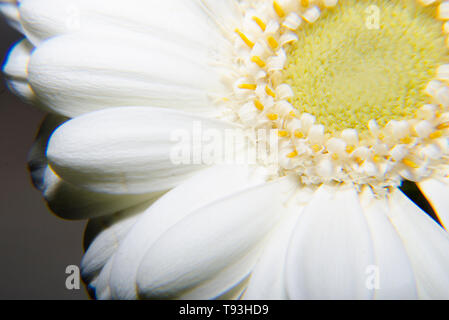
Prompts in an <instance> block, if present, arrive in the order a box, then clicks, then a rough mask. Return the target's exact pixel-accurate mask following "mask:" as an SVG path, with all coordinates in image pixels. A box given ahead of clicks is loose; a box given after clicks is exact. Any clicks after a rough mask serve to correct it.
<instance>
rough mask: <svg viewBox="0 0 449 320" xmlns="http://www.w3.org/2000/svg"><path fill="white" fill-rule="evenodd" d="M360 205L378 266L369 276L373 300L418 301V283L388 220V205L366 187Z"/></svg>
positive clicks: (402, 246) (383, 199) (405, 253)
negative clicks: (373, 291)
mask: <svg viewBox="0 0 449 320" xmlns="http://www.w3.org/2000/svg"><path fill="white" fill-rule="evenodd" d="M361 204H362V208H363V211H364V213H365V217H366V221H367V222H368V226H369V229H370V232H371V237H372V240H373V245H374V255H375V258H376V261H375V265H373V266H372V268H371V270H369V272H368V274H367V280H368V284H369V285H370V287H371V288H373V289H374V290H375V293H374V298H375V299H379V300H386V299H401V300H403V299H417V298H418V295H417V290H416V281H415V276H414V274H413V269H412V266H411V263H410V260H409V258H408V256H407V252H406V250H405V247H404V244H403V243H402V241H401V238H400V237H399V235H398V233H397V231H396V229H395V228H394V227H393V225H392V223H391V221H390V220H389V219H388V214H387V213H388V211H389V208H388V201H387V199H386V198H384V197H382V198H380V199H377V198H375V197H374V195H373V193H372V191H371V189H370V188H369V187H364V189H363V192H362V194H361Z"/></svg>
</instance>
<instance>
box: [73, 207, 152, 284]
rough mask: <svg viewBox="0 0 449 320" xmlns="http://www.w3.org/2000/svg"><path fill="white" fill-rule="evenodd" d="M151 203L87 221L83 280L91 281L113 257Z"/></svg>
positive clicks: (82, 262)
mask: <svg viewBox="0 0 449 320" xmlns="http://www.w3.org/2000/svg"><path fill="white" fill-rule="evenodd" d="M153 202H154V200H153V201H147V202H145V203H143V204H140V205H137V206H135V207H132V208H130V209H126V210H123V211H121V212H117V213H116V214H114V215H110V216H108V217H103V218H96V219H92V220H89V223H88V224H87V226H86V230H85V232H84V247H85V249H86V253H85V254H84V256H83V259H82V261H81V269H82V270H81V273H82V276H83V280H84V281H86V282H90V281H92V279H94V277H95V276H97V275H98V274H99V272H100V271H101V269H102V268H103V267H104V266H105V265H106V263H107V262H108V260H110V259H111V257H112V256H113V255H114V253H115V251H116V250H117V249H118V247H119V245H120V243H121V242H122V240H123V239H124V238H125V236H126V234H127V233H128V232H129V230H130V229H131V228H132V226H133V225H134V224H135V223H136V221H137V220H138V218H139V217H140V215H141V214H143V212H145V210H147V209H148V208H149V207H150V206H151V204H152V203H153Z"/></svg>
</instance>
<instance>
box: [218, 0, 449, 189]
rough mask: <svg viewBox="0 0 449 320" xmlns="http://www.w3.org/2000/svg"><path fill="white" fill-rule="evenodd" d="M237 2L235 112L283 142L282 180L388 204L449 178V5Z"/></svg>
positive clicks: (430, 0) (372, 0) (230, 102)
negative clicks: (386, 198) (397, 192)
mask: <svg viewBox="0 0 449 320" xmlns="http://www.w3.org/2000/svg"><path fill="white" fill-rule="evenodd" d="M240 3H241V9H242V13H243V16H244V18H243V20H242V24H241V26H240V27H239V28H236V29H235V30H234V31H235V32H234V36H233V38H232V40H233V41H234V49H235V54H236V59H235V61H236V64H237V66H236V68H234V70H236V73H235V78H234V79H233V80H234V81H233V82H232V90H231V94H230V96H229V97H227V99H226V101H227V106H228V107H229V108H228V110H229V111H230V112H231V114H232V118H233V119H235V121H237V122H239V123H240V124H242V125H243V126H244V127H245V128H246V129H247V130H248V131H255V130H259V129H266V130H271V129H276V130H277V131H278V132H277V135H276V139H277V142H278V146H279V148H278V150H277V153H276V155H277V157H274V158H272V157H271V155H272V154H270V158H269V159H278V161H277V162H276V161H274V162H273V161H271V160H269V161H268V162H267V161H265V160H264V161H262V162H261V163H262V164H264V165H265V166H266V167H267V168H270V169H272V174H273V177H275V176H283V175H296V176H297V177H298V178H299V179H300V181H301V182H302V183H303V184H306V185H314V186H317V185H320V184H322V183H350V184H354V185H358V186H361V185H369V186H371V187H372V188H373V190H375V192H376V193H377V192H379V193H381V192H382V191H383V190H386V189H387V188H388V187H389V186H397V185H399V184H400V183H401V181H402V180H403V179H408V180H413V181H420V180H422V179H426V178H428V177H430V176H443V175H446V174H447V173H448V172H449V170H448V169H449V166H448V163H447V159H448V158H449V142H448V141H449V58H448V57H449V55H448V53H449V49H448V45H449V41H448V39H449V38H448V37H447V35H448V34H449V1H447V2H441V1H437V0H341V1H338V0H308V1H298V0H277V1H271V0H257V1H256V0H241V2H240ZM234 67H235V66H234ZM255 144H256V146H257V147H259V146H263V145H265V144H267V142H266V141H265V140H264V139H256V140H255ZM269 144H270V146H271V145H272V143H271V142H270V143H269ZM262 149H263V150H265V149H264V148H262ZM270 150H271V149H270ZM270 161H271V162H270Z"/></svg>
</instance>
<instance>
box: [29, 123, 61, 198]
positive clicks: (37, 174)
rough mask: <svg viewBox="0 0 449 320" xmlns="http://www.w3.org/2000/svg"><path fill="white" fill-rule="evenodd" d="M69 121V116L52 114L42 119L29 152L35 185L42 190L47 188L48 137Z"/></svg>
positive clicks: (30, 167)
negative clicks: (46, 152)
mask: <svg viewBox="0 0 449 320" xmlns="http://www.w3.org/2000/svg"><path fill="white" fill-rule="evenodd" d="M65 121H67V118H65V117H61V116H57V115H53V114H50V115H48V116H46V117H45V118H44V120H43V121H42V123H41V125H40V127H39V132H38V133H37V136H36V139H35V141H34V143H33V145H32V146H31V148H30V151H29V152H28V169H29V170H30V173H31V179H32V181H33V184H34V186H35V187H36V188H37V189H39V190H40V191H42V190H44V188H45V180H44V177H45V171H46V170H47V164H48V161H47V157H46V156H45V151H46V150H47V144H48V139H49V138H50V136H51V134H52V133H53V132H54V131H55V129H56V128H57V127H59V126H60V125H61V124H63V123H64V122H65Z"/></svg>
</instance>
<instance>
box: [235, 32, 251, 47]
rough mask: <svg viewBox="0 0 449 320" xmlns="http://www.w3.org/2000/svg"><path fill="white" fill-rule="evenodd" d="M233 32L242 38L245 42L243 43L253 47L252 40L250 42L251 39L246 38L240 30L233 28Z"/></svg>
mask: <svg viewBox="0 0 449 320" xmlns="http://www.w3.org/2000/svg"><path fill="white" fill-rule="evenodd" d="M235 33H237V34H238V35H239V36H240V38H241V39H242V41H243V42H245V44H246V45H247V46H248V47H250V48H251V49H252V48H253V47H254V42H252V41H251V40H249V39H248V37H247V36H246V35H245V34H244V33H243V32H241V31H240V30H239V29H235Z"/></svg>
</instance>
